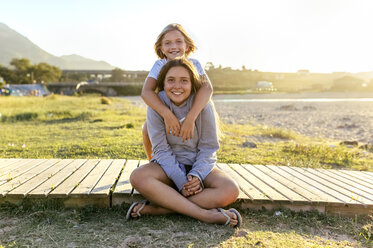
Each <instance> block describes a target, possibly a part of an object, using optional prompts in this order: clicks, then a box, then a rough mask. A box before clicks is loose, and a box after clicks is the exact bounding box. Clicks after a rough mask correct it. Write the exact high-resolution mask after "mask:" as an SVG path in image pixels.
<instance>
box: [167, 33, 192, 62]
mask: <svg viewBox="0 0 373 248" xmlns="http://www.w3.org/2000/svg"><path fill="white" fill-rule="evenodd" d="M187 49H188V45H187V44H186V43H185V39H184V36H183V35H182V34H181V33H180V32H179V31H177V30H172V31H169V32H167V33H166V34H165V35H164V36H163V39H162V45H161V51H162V53H163V54H164V55H165V56H166V57H167V59H168V60H172V59H174V58H176V57H184V55H185V52H186V51H187Z"/></svg>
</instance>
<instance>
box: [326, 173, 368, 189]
mask: <svg viewBox="0 0 373 248" xmlns="http://www.w3.org/2000/svg"><path fill="white" fill-rule="evenodd" d="M328 171H329V172H331V173H333V174H335V175H338V176H340V177H343V178H346V179H347V180H349V181H352V182H354V183H357V184H360V185H363V186H364V187H367V188H369V189H371V190H373V185H372V183H367V182H365V181H363V180H360V179H359V178H358V177H355V176H352V175H351V174H348V173H345V172H344V171H342V170H328Z"/></svg>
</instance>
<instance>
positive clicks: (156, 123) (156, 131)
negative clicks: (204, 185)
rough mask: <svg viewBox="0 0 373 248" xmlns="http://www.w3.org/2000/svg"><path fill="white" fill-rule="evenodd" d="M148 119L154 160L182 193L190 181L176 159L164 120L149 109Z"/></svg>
mask: <svg viewBox="0 0 373 248" xmlns="http://www.w3.org/2000/svg"><path fill="white" fill-rule="evenodd" d="M146 118H147V120H146V123H147V127H148V133H149V138H150V141H151V143H152V149H153V156H154V159H155V160H157V163H158V164H159V165H160V166H161V167H162V169H163V170H164V171H165V173H166V175H167V176H168V177H169V178H170V179H171V180H172V181H173V182H174V183H175V185H176V186H177V188H178V190H179V191H181V190H182V188H183V186H184V184H185V183H186V182H187V181H188V180H187V177H186V175H185V173H184V172H183V171H182V170H181V168H180V167H179V162H177V161H176V157H175V155H174V153H173V151H172V149H171V147H170V145H169V144H168V142H167V138H166V126H165V123H164V120H163V118H162V117H161V116H160V115H159V114H158V113H157V112H156V111H154V110H153V109H151V108H149V107H148V110H147V116H146Z"/></svg>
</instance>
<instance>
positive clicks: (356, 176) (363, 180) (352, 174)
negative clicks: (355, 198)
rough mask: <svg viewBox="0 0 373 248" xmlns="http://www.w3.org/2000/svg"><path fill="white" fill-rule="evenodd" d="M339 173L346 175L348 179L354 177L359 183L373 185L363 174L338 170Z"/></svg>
mask: <svg viewBox="0 0 373 248" xmlns="http://www.w3.org/2000/svg"><path fill="white" fill-rule="evenodd" d="M339 171H340V172H342V173H344V174H346V175H349V176H350V177H354V178H356V179H358V180H359V181H362V182H365V183H367V184H369V185H372V184H373V181H372V180H371V179H370V178H369V177H368V176H366V175H365V174H363V173H361V172H359V171H352V170H339Z"/></svg>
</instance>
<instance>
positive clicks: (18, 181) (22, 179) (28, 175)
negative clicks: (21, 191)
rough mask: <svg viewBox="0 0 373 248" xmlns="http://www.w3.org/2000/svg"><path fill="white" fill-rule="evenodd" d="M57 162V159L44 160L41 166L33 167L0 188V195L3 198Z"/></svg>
mask: <svg viewBox="0 0 373 248" xmlns="http://www.w3.org/2000/svg"><path fill="white" fill-rule="evenodd" d="M58 161H59V159H49V160H44V161H43V162H42V163H41V164H39V165H37V166H35V167H33V168H32V169H30V170H28V171H27V172H25V173H22V174H21V175H20V176H18V177H16V178H15V179H12V180H10V181H8V182H6V183H4V184H3V185H1V186H0V194H1V195H3V196H5V195H6V194H7V193H8V192H10V191H12V190H14V189H16V188H17V187H19V186H20V185H22V184H24V183H26V182H27V181H28V180H30V179H32V178H34V177H35V176H37V175H38V174H40V173H42V172H43V171H45V170H47V169H48V168H49V167H51V166H53V165H54V164H56V163H57V162H58Z"/></svg>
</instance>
